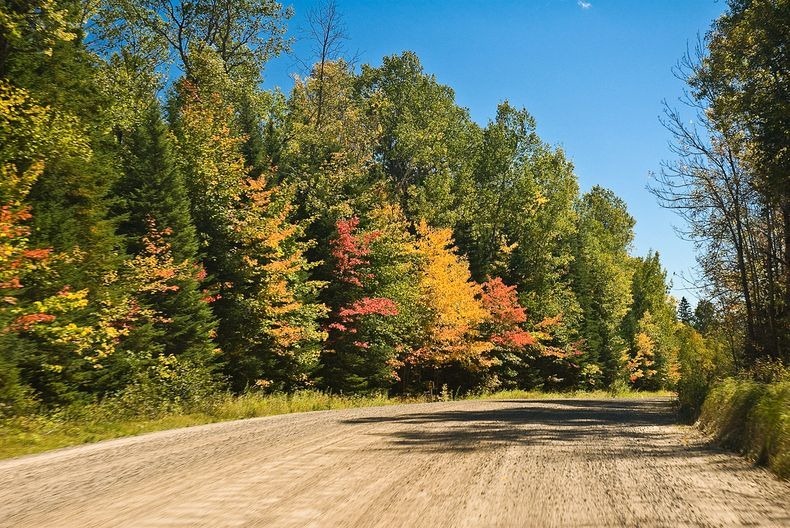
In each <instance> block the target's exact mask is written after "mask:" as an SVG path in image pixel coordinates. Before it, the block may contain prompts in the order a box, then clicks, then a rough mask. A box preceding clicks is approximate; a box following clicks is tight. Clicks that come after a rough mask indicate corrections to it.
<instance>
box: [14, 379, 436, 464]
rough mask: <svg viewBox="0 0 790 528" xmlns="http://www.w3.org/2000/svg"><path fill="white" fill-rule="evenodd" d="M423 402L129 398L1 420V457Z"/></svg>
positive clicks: (306, 394)
mask: <svg viewBox="0 0 790 528" xmlns="http://www.w3.org/2000/svg"><path fill="white" fill-rule="evenodd" d="M417 401H421V400H418V399H414V398H411V399H398V398H388V397H387V396H386V395H373V396H341V395H333V394H328V393H323V392H319V391H301V392H296V393H293V394H266V395H264V394H260V393H247V394H242V395H240V396H234V395H230V394H222V395H218V396H215V397H213V398H209V399H206V400H203V401H201V402H200V403H199V404H198V405H191V406H186V407H184V406H182V407H177V406H176V407H174V406H171V405H167V406H162V407H154V406H153V405H148V406H146V407H144V408H135V409H131V410H130V408H129V407H126V408H122V407H123V405H124V404H126V403H128V401H127V400H121V401H118V400H107V401H105V402H103V403H97V404H91V405H81V406H74V407H68V408H64V409H59V410H57V411H52V412H48V413H40V414H33V415H27V416H17V417H11V418H6V419H4V420H0V458H9V457H13V456H20V455H27V454H32V453H39V452H42V451H47V450H50V449H57V448H59V447H66V446H72V445H78V444H84V443H89V442H97V441H99V440H107V439H110V438H119V437H122V436H131V435H136V434H142V433H148V432H153V431H162V430H165V429H174V428H178V427H189V426H194V425H202V424H207V423H213V422H220V421H227V420H238V419H244V418H255V417H259V416H272V415H277V414H287V413H296V412H306V411H323V410H330V409H348V408H352V407H373V406H380V405H393V404H398V403H409V402H417Z"/></svg>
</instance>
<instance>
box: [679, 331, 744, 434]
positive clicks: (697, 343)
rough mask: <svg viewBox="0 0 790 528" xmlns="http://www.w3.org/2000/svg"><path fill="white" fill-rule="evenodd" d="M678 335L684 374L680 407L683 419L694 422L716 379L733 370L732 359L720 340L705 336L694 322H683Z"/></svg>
mask: <svg viewBox="0 0 790 528" xmlns="http://www.w3.org/2000/svg"><path fill="white" fill-rule="evenodd" d="M676 337H677V342H678V346H679V349H678V368H679V375H680V379H679V380H678V382H677V392H678V411H679V414H680V418H681V419H682V420H684V421H686V422H693V421H694V420H696V419H697V417H698V416H699V413H700V410H701V409H702V404H703V402H704V401H705V397H706V396H707V395H708V391H709V390H710V388H711V385H712V384H713V382H714V380H715V379H720V378H722V377H724V376H726V375H728V374H730V373H731V370H732V362H731V361H730V358H729V357H728V356H727V354H726V353H725V352H724V350H723V348H722V347H721V345H720V344H718V343H717V342H715V341H713V340H708V339H705V338H704V337H702V335H701V334H700V333H699V332H697V331H696V330H694V329H693V328H691V327H690V326H687V325H681V326H680V327H679V329H678V331H677V333H676Z"/></svg>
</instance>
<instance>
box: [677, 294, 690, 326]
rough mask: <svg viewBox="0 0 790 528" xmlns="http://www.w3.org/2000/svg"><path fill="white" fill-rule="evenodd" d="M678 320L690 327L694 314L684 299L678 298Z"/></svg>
mask: <svg viewBox="0 0 790 528" xmlns="http://www.w3.org/2000/svg"><path fill="white" fill-rule="evenodd" d="M678 320H679V321H680V322H682V323H684V324H687V325H690V324H691V323H692V321H693V320H694V314H693V313H692V312H691V304H689V302H688V299H686V298H685V297H681V298H680V302H679V303H678Z"/></svg>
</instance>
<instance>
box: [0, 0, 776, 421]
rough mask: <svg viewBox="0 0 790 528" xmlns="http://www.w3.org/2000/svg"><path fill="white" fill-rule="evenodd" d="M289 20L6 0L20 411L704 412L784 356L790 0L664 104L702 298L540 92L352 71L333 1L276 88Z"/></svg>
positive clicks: (723, 21) (8, 278)
mask: <svg viewBox="0 0 790 528" xmlns="http://www.w3.org/2000/svg"><path fill="white" fill-rule="evenodd" d="M292 14H293V12H292V10H291V8H287V7H284V6H283V5H281V4H279V3H277V2H274V1H272V0H197V1H193V2H181V1H175V2H173V1H169V0H112V1H101V0H33V1H25V0H5V1H4V2H3V3H2V5H0V170H1V171H2V174H1V175H0V415H5V416H14V415H19V414H25V413H29V412H33V411H32V410H34V409H39V408H42V407H43V408H57V407H62V406H68V405H75V404H76V405H78V404H84V403H91V402H97V401H102V400H104V399H107V398H120V399H122V400H124V399H125V400H124V401H128V402H133V401H138V400H140V399H143V400H145V401H148V402H150V401H156V402H162V404H163V405H171V404H172V405H188V404H189V403H190V402H193V401H199V400H200V399H202V398H205V397H207V396H209V395H211V394H215V393H225V392H228V391H230V392H232V393H234V394H242V393H246V392H260V393H280V392H286V393H293V392H296V391H300V390H304V389H314V390H320V391H324V392H328V393H333V394H368V395H372V394H390V395H415V394H416V395H419V394H425V393H431V394H433V393H437V392H438V391H439V390H441V389H442V388H444V390H445V391H450V392H452V393H453V394H456V395H464V394H470V393H476V392H477V393H479V392H493V391H497V390H508V389H539V390H547V391H549V390H551V391H573V390H594V389H607V388H608V389H611V390H620V389H627V388H631V389H634V390H659V389H668V390H677V391H678V392H679V393H680V394H681V403H685V404H687V405H689V406H691V407H695V406H696V407H697V408H698V407H699V405H700V404H701V401H702V399H703V398H704V396H705V394H706V393H707V391H708V389H709V387H710V386H711V384H712V383H713V382H714V380H715V379H717V378H719V377H722V376H725V375H731V374H733V373H735V372H749V373H751V374H750V375H753V376H755V377H757V378H760V377H761V376H762V378H765V380H766V381H772V380H775V379H777V376H779V374H776V373H777V372H783V371H784V369H785V368H786V365H787V363H788V339H790V332H789V331H788V324H789V323H788V321H790V312H789V311H788V310H789V309H790V265H788V253H787V248H788V243H790V196H789V195H788V193H790V184H788V174H790V170H788V149H787V134H786V133H787V130H788V116H790V109H788V104H790V94H788V81H787V61H786V57H784V58H783V57H782V56H781V53H779V51H777V50H779V49H786V48H783V47H782V46H780V45H778V43H782V42H784V43H786V35H787V34H790V31H788V27H787V26H788V24H789V23H790V16H788V2H784V1H781V2H779V1H769V0H759V1H758V0H753V1H747V0H731V1H730V2H729V8H728V10H727V12H726V13H725V15H723V16H722V18H720V19H719V20H717V21H716V22H715V23H714V25H713V27H712V28H711V31H710V33H709V35H708V36H707V37H706V38H705V40H704V42H702V43H701V45H700V49H699V50H697V51H698V54H697V55H694V54H690V55H689V56H688V57H686V61H685V62H684V64H681V69H682V71H681V74H682V75H684V76H685V77H684V78H686V79H687V80H688V83H689V94H688V103H689V106H690V107H691V109H692V111H698V113H699V119H697V120H696V121H695V123H697V125H693V126H696V128H690V127H693V126H692V125H688V124H687V123H688V121H687V120H686V119H685V118H684V116H685V115H686V114H685V113H684V112H686V111H687V110H688V109H685V110H680V111H678V110H675V109H674V108H672V107H670V106H668V107H667V111H666V114H665V124H666V126H667V128H668V129H669V130H670V131H671V132H672V134H673V137H674V139H675V143H674V148H675V151H676V153H677V158H676V159H675V160H670V161H669V162H667V164H666V166H665V167H664V168H663V170H662V171H661V172H660V173H659V174H657V175H656V176H655V178H654V180H653V185H652V191H653V193H654V194H656V196H657V197H658V199H659V200H660V201H661V202H662V203H663V204H664V205H666V206H668V207H671V208H675V209H677V210H678V212H679V213H680V214H681V216H682V217H683V218H684V219H685V220H686V221H687V222H686V225H687V226H688V233H687V235H688V236H690V237H691V238H692V239H693V240H695V242H696V243H697V249H698V259H699V263H700V274H701V278H700V281H701V283H700V284H699V291H700V294H699V295H700V299H701V300H700V301H699V302H698V303H697V304H696V307H692V305H691V303H690V302H689V301H688V300H686V299H685V298H683V299H680V300H675V299H673V298H672V297H671V296H670V295H669V288H670V284H669V283H668V279H667V273H666V271H665V270H664V268H663V266H662V264H661V261H660V258H659V253H658V252H657V251H651V252H650V253H648V254H646V255H633V254H632V240H633V237H634V225H635V220H634V217H633V216H632V214H631V213H629V211H628V208H627V206H626V203H625V202H624V201H623V200H622V199H621V198H619V197H618V196H616V195H615V194H614V193H613V192H612V191H610V190H608V189H605V188H602V187H599V186H595V187H593V188H591V189H590V190H588V191H586V192H582V191H581V190H580V187H579V183H578V180H577V177H576V175H575V174H574V167H573V164H572V163H571V161H570V160H569V157H568V155H567V154H566V153H565V152H563V150H562V149H561V148H558V147H556V146H554V145H551V144H548V143H547V142H546V141H544V140H542V139H541V137H540V136H539V135H538V133H537V124H536V122H535V120H534V118H533V117H532V116H531V115H530V113H529V112H528V111H527V109H524V108H517V107H514V106H512V105H511V104H509V103H508V101H507V100H506V99H503V102H502V103H501V104H500V105H499V107H498V109H497V112H496V115H495V116H493V117H492V118H491V119H490V120H489V121H488V123H486V124H485V126H481V125H480V124H478V123H476V122H474V121H473V120H472V119H471V118H470V115H469V111H468V110H467V109H466V108H463V107H460V106H459V105H458V104H457V103H456V100H455V96H454V92H453V89H452V88H451V87H449V86H446V85H443V84H441V83H440V82H439V81H438V80H437V79H436V77H435V76H433V75H432V74H431V73H430V72H426V71H425V70H424V68H423V66H422V65H421V63H420V59H419V58H418V57H417V56H416V55H415V54H414V53H411V52H408V51H406V52H402V53H398V54H394V55H390V56H387V57H384V58H383V59H382V60H381V62H380V63H379V64H375V65H371V64H361V65H359V64H356V63H355V62H354V60H353V59H352V58H350V57H346V56H345V49H346V47H345V46H344V42H345V41H346V38H347V36H346V35H345V33H344V31H343V25H342V14H341V13H340V12H339V10H338V9H337V8H336V6H335V5H334V4H333V3H331V2H329V3H325V4H322V5H321V7H320V8H318V9H316V10H315V11H314V12H312V13H311V14H310V16H309V21H310V30H311V31H310V32H309V33H310V37H309V38H311V39H312V43H313V44H314V46H313V48H314V55H313V56H312V57H310V61H309V63H310V66H309V67H307V68H305V71H304V72H303V74H301V75H298V76H295V77H294V79H295V81H294V86H293V88H292V89H291V90H290V91H289V92H287V93H285V92H283V91H281V90H277V89H274V90H271V89H263V88H262V81H263V79H264V75H265V72H266V64H267V62H268V61H269V60H271V59H272V58H273V57H275V56H278V55H280V54H283V53H287V52H288V50H289V47H290V44H291V41H290V37H288V33H287V26H288V22H289V19H290V18H291V17H292ZM754 35H759V36H760V37H759V38H757V39H755V38H753V36H754ZM744 56H746V57H748V61H747V60H745V59H743V60H742V57H744ZM684 66H685V69H683V67H684ZM755 70H757V71H759V72H761V73H760V75H754V71H755ZM502 95H503V97H505V96H506V95H507V94H502ZM766 116H769V117H770V119H766Z"/></svg>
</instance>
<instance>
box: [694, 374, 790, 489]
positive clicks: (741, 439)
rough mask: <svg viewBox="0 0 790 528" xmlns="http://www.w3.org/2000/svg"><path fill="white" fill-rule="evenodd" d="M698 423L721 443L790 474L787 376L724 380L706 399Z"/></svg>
mask: <svg viewBox="0 0 790 528" xmlns="http://www.w3.org/2000/svg"><path fill="white" fill-rule="evenodd" d="M699 425H700V428H701V429H702V430H703V431H704V432H706V433H708V434H710V435H711V436H713V438H714V439H715V440H716V441H717V442H718V443H719V444H720V445H722V446H723V447H726V448H728V449H732V450H735V451H737V452H739V453H741V454H743V455H745V456H746V457H747V458H749V459H750V460H752V461H754V462H756V463H758V464H761V465H765V466H768V467H769V468H770V469H771V470H773V471H774V472H775V473H776V474H777V475H779V476H780V477H782V478H785V479H787V478H790V380H784V381H777V382H774V383H759V382H756V381H752V380H741V379H734V378H730V379H727V380H724V381H723V382H721V383H719V384H717V385H716V386H714V387H713V388H712V389H711V391H710V393H709V394H708V396H707V398H706V399H705V403H704V405H703V406H702V414H701V415H700V419H699Z"/></svg>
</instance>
